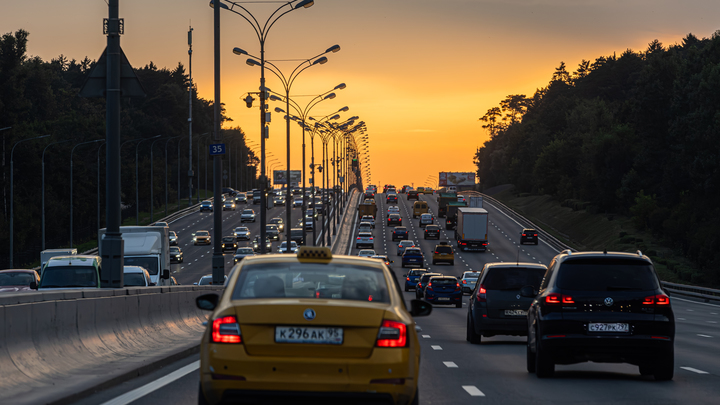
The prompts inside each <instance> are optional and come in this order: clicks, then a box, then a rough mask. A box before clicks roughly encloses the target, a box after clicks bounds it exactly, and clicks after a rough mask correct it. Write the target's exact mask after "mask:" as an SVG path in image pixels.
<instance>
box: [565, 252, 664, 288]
mask: <svg viewBox="0 0 720 405" xmlns="http://www.w3.org/2000/svg"><path fill="white" fill-rule="evenodd" d="M558 271H559V273H558V276H557V277H558V278H557V286H558V287H560V288H562V289H563V290H579V291H645V290H655V289H657V288H658V282H657V277H656V276H655V270H654V269H653V266H652V265H651V264H650V263H648V262H646V261H644V260H633V259H610V258H608V259H605V258H603V259H576V260H567V261H565V262H564V263H563V264H562V265H560V269H559V270H558Z"/></svg>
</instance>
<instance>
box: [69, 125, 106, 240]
mask: <svg viewBox="0 0 720 405" xmlns="http://www.w3.org/2000/svg"><path fill="white" fill-rule="evenodd" d="M95 142H105V139H95V140H94V141H87V142H80V143H79V144H77V145H75V146H73V148H72V150H71V151H70V248H72V247H73V154H74V153H75V149H77V147H78V146H80V145H87V144H89V143H95Z"/></svg>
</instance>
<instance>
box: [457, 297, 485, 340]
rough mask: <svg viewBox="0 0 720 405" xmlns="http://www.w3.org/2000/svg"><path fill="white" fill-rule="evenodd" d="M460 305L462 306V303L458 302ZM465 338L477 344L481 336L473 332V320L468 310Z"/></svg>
mask: <svg viewBox="0 0 720 405" xmlns="http://www.w3.org/2000/svg"><path fill="white" fill-rule="evenodd" d="M460 305H461V306H462V303H460ZM465 339H466V340H467V341H468V342H470V343H472V344H474V345H479V344H480V343H481V342H482V336H480V335H479V334H478V333H477V332H475V322H473V319H472V315H471V314H470V311H469V310H468V316H467V336H466V338H465Z"/></svg>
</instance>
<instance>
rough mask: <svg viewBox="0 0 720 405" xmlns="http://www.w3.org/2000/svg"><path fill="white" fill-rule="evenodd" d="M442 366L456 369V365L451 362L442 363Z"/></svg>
mask: <svg viewBox="0 0 720 405" xmlns="http://www.w3.org/2000/svg"><path fill="white" fill-rule="evenodd" d="M443 364H444V365H445V367H447V368H458V365H457V364H455V363H454V362H452V361H443Z"/></svg>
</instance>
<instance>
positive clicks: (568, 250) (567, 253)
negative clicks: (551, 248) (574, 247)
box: [562, 249, 572, 255]
mask: <svg viewBox="0 0 720 405" xmlns="http://www.w3.org/2000/svg"><path fill="white" fill-rule="evenodd" d="M562 252H563V253H565V254H566V255H571V254H572V251H571V250H570V249H565V250H563V251H562Z"/></svg>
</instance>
